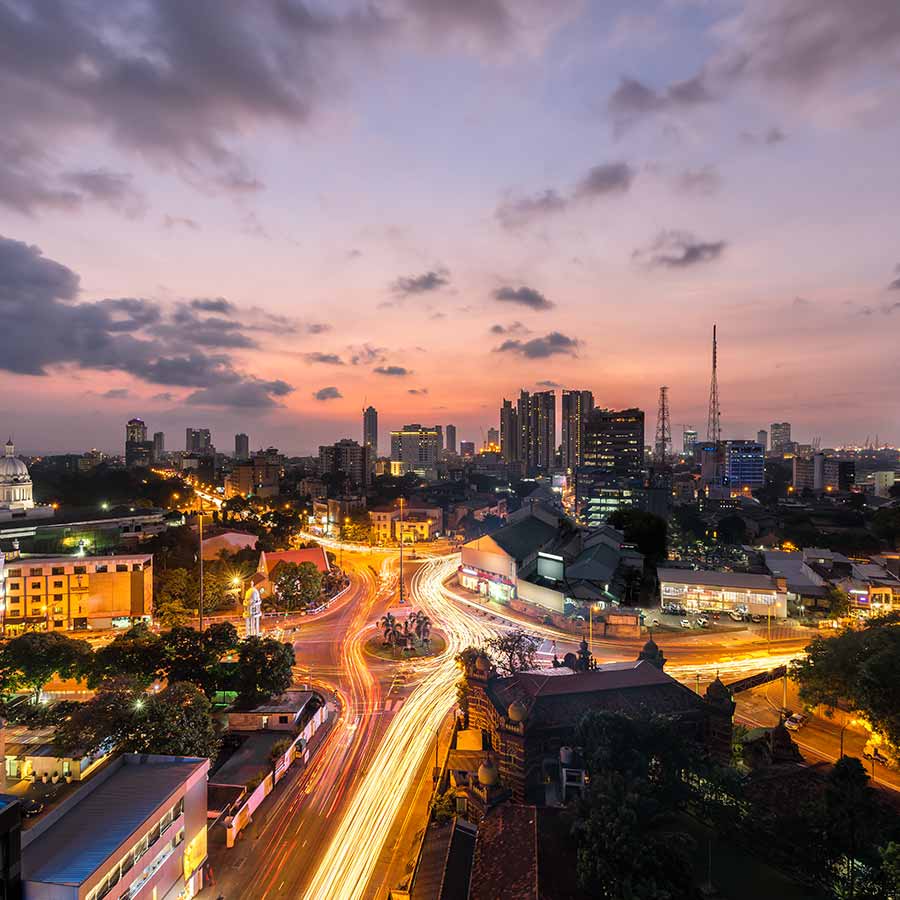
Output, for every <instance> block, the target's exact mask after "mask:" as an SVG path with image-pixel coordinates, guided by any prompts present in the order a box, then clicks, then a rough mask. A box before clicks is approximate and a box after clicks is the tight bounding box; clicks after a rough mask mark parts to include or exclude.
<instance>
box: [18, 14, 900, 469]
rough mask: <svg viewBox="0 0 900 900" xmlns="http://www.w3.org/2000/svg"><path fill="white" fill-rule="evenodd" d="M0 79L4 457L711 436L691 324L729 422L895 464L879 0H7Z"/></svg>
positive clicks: (894, 200) (896, 268)
mask: <svg viewBox="0 0 900 900" xmlns="http://www.w3.org/2000/svg"><path fill="white" fill-rule="evenodd" d="M0 77H2V80H3V84H4V91H3V94H2V97H0V119H2V121H3V122H4V123H5V126H4V129H3V133H2V134H0V150H2V153H0V389H2V399H0V429H4V430H5V431H6V432H9V433H11V434H12V435H13V436H14V438H15V440H16V443H17V446H18V447H19V449H20V450H21V451H22V452H25V453H29V452H39V451H40V452H66V451H71V452H80V451H83V450H84V449H86V448H89V447H91V446H97V447H100V448H102V449H106V450H109V451H114V452H121V447H122V442H123V440H124V423H125V421H126V420H127V419H128V418H130V417H131V416H140V417H142V418H143V419H145V420H146V422H147V424H148V427H149V429H150V431H151V432H153V431H158V430H161V431H165V432H166V433H167V446H168V447H169V448H170V449H179V448H181V447H182V446H183V444H182V442H183V439H184V428H185V427H186V426H195V427H209V428H211V429H212V431H213V439H214V442H215V443H216V444H217V446H218V447H219V448H220V449H223V450H226V451H227V450H230V449H231V448H232V447H233V435H234V433H235V432H238V431H245V432H247V433H248V434H249V435H250V439H251V444H252V446H253V447H258V446H264V445H270V444H272V445H275V446H278V447H279V448H281V449H282V450H283V451H285V452H287V453H309V452H314V451H315V450H316V448H317V446H318V445H319V444H320V443H322V442H326V441H333V440H336V439H338V438H340V437H344V436H350V437H354V438H357V439H359V438H360V436H361V417H360V411H361V409H362V407H363V406H364V405H365V404H372V405H374V406H375V407H376V408H377V409H378V411H379V419H380V426H381V435H382V449H384V446H385V441H386V435H387V432H388V431H389V430H390V429H391V428H392V427H397V426H399V425H402V424H404V423H406V422H422V423H425V424H434V423H439V424H447V423H454V424H456V425H457V428H458V436H459V439H461V440H475V441H480V440H481V429H482V428H483V429H485V430H486V429H487V428H488V427H490V426H496V424H497V420H498V414H497V410H498V408H499V405H500V402H501V400H502V398H503V397H504V396H506V397H512V396H513V395H514V394H516V393H517V392H518V391H519V389H521V388H524V389H527V390H536V389H542V387H543V386H544V385H548V384H550V385H552V386H557V387H567V388H589V389H591V390H593V392H594V396H595V400H596V402H597V403H598V405H602V406H609V407H620V406H640V407H642V408H644V409H645V410H646V411H647V418H648V440H651V439H652V428H653V422H654V421H655V411H656V401H657V393H658V390H659V386H660V385H663V384H666V385H668V386H669V394H670V404H671V410H672V423H673V431H674V432H675V433H676V435H678V434H679V433H680V431H681V426H682V424H689V425H693V426H695V427H696V428H697V429H698V430H699V431H700V432H701V434H702V433H703V431H704V430H705V423H706V402H707V394H708V389H709V370H710V338H711V330H712V325H713V323H714V322H715V323H717V324H718V332H719V351H720V355H719V363H720V366H719V383H720V394H721V404H722V423H723V434H724V435H725V436H726V437H754V436H755V434H756V431H757V429H759V428H768V427H769V424H770V423H771V422H772V421H780V420H782V419H786V420H789V421H791V422H792V423H793V426H794V436H795V439H797V440H801V441H804V440H808V439H811V438H813V437H816V436H818V437H820V438H821V440H822V445H823V446H834V445H837V444H842V443H852V442H862V441H864V440H865V439H866V437H867V436H870V437H871V438H873V439H874V437H875V435H876V434H877V435H878V436H879V438H880V440H882V441H891V442H894V443H900V424H898V402H897V396H898V389H900V371H898V367H900V362H898V360H900V354H898V352H897V347H898V345H900V227H898V209H900V174H898V163H897V159H898V150H897V148H898V147H900V115H898V113H900V5H898V4H897V3H896V0H858V2H856V3H853V4H850V3H847V2H845V0H752V2H751V0H747V2H739V0H705V2H700V0H660V2H629V3H625V2H622V3H612V2H603V3H600V2H598V3H590V2H581V3H579V2H556V3H553V4H549V3H543V2H538V0H531V2H523V0H516V2H514V0H480V2H479V0H466V2H460V0H456V2H451V0H447V2H443V0H390V2H388V0H385V2H375V3H368V2H367V3H351V2H340V3H335V2H329V3H325V2H307V3H301V2H299V0H278V2H276V0H271V2H260V3H255V4H242V5H234V6H232V5H222V4H220V3H218V2H213V0H203V2H191V3H189V4H180V3H170V2H165V0H134V2H117V3H100V4H95V3H88V2H85V3H80V2H75V0H73V2H64V3H62V4H59V5H51V4H44V3H40V2H34V3H27V2H4V0H0ZM4 437H5V435H4ZM679 443H680V440H679V439H678V438H677V437H676V446H677V445H678V444H679Z"/></svg>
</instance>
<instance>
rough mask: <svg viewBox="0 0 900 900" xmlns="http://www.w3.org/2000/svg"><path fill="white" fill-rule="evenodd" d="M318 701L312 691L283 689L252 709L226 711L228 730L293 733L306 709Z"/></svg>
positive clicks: (317, 696)
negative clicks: (283, 690)
mask: <svg viewBox="0 0 900 900" xmlns="http://www.w3.org/2000/svg"><path fill="white" fill-rule="evenodd" d="M319 702H320V698H319V695H318V694H315V693H313V692H312V691H293V690H290V691H285V692H284V693H283V694H282V695H281V696H280V697H275V698H273V699H272V700H270V701H269V702H268V703H263V704H262V705H261V706H257V707H255V708H254V709H251V710H246V711H243V712H241V711H232V712H229V713H228V729H229V730H230V731H287V732H290V733H293V732H294V730H295V729H296V727H297V724H298V723H299V722H300V720H301V719H302V718H303V715H304V713H305V712H306V710H307V709H308V708H309V707H310V705H312V706H313V707H315V705H316V704H317V703H319Z"/></svg>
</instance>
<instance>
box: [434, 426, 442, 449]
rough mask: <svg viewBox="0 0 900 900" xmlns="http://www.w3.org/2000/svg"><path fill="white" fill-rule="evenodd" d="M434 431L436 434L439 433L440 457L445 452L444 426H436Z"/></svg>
mask: <svg viewBox="0 0 900 900" xmlns="http://www.w3.org/2000/svg"><path fill="white" fill-rule="evenodd" d="M434 430H435V432H436V433H437V438H438V456H440V455H441V453H442V452H443V450H444V426H443V425H435V426H434Z"/></svg>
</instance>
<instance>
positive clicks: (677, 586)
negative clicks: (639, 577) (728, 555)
mask: <svg viewBox="0 0 900 900" xmlns="http://www.w3.org/2000/svg"><path fill="white" fill-rule="evenodd" d="M657 575H658V577H659V594H660V602H661V603H663V604H666V603H677V604H679V605H681V606H684V607H685V608H686V609H689V610H691V611H698V610H717V611H721V612H731V611H734V612H741V613H747V614H749V615H756V616H771V617H772V618H779V619H784V618H786V617H787V579H786V578H784V577H781V576H776V577H773V576H772V575H752V574H744V573H740V572H716V571H710V570H701V571H697V570H694V569H659V570H658V571H657Z"/></svg>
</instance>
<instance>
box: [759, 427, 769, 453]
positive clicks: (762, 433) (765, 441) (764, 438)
mask: <svg viewBox="0 0 900 900" xmlns="http://www.w3.org/2000/svg"><path fill="white" fill-rule="evenodd" d="M756 443H757V444H762V448H763V450H768V449H769V432H768V431H766V429H765V428H760V429H759V431H757V432H756Z"/></svg>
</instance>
